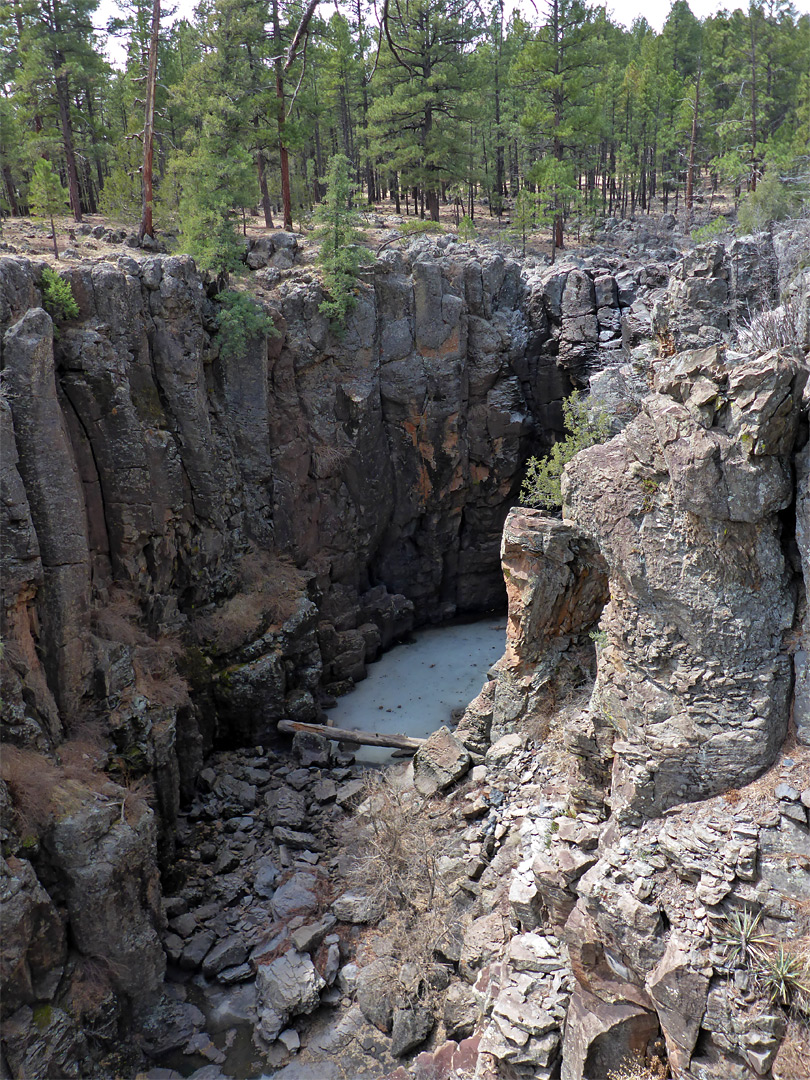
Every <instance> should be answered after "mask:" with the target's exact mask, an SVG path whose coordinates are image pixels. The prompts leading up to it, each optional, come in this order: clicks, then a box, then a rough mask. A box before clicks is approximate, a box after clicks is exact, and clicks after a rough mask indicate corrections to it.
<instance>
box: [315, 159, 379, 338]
mask: <svg viewBox="0 0 810 1080" xmlns="http://www.w3.org/2000/svg"><path fill="white" fill-rule="evenodd" d="M325 180H326V194H325V196H324V199H323V202H322V203H321V204H320V205H319V206H318V207H317V209H316V210H315V215H314V216H315V221H316V223H317V228H316V230H315V236H316V237H317V239H319V240H320V241H321V249H320V251H319V252H318V265H319V266H320V267H321V270H322V271H323V285H324V291H325V292H326V298H325V299H324V300H322V301H321V303H320V304H319V305H318V310H319V311H320V312H321V314H322V315H326V316H327V318H328V319H330V320H331V322H332V324H333V326H334V329H335V330H336V331H337V333H338V335H342V334H343V333H344V332H345V330H346V319H347V318H348V315H349V313H350V312H351V311H353V310H354V308H355V307H357V286H358V283H359V275H360V270H361V268H362V266H363V265H364V264H366V263H371V262H373V261H374V256H373V255H372V254H371V252H370V251H368V250H367V248H365V247H363V246H362V240H363V234H362V232H361V231H360V229H359V228H358V226H359V225H360V222H361V218H360V215H359V213H358V212H357V210H355V209H354V207H353V206H352V196H353V194H354V191H355V186H356V185H355V184H353V183H352V179H351V175H350V163H349V159H348V158H347V157H345V156H344V155H343V154H335V156H334V157H333V158H332V159H331V161H330V162H329V170H328V172H327V174H326V178H325Z"/></svg>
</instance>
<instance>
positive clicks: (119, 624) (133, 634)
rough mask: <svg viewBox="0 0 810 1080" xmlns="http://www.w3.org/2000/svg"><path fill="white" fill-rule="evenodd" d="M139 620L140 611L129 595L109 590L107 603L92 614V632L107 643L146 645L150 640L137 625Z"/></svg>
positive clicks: (120, 590) (116, 590)
mask: <svg viewBox="0 0 810 1080" xmlns="http://www.w3.org/2000/svg"><path fill="white" fill-rule="evenodd" d="M140 618H141V610H140V608H139V607H138V602H137V601H136V600H135V598H134V597H133V596H132V595H131V593H128V592H125V591H124V590H123V589H111V590H110V599H109V601H108V603H107V604H106V605H105V606H104V607H103V608H98V609H96V610H95V611H94V612H93V630H94V631H95V633H96V634H98V636H99V637H101V638H104V639H105V640H107V641H120V642H121V644H122V645H148V644H150V642H151V641H152V639H151V638H150V637H149V635H148V634H147V633H146V632H145V631H144V630H143V629H142V628H141V627H140V626H139V625H138V624H139V622H140Z"/></svg>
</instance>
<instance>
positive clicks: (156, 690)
mask: <svg viewBox="0 0 810 1080" xmlns="http://www.w3.org/2000/svg"><path fill="white" fill-rule="evenodd" d="M132 665H133V667H134V669H135V685H136V687H137V690H138V693H140V694H143V696H144V697H145V698H146V699H147V701H149V702H150V703H151V704H153V705H167V706H171V707H172V708H178V707H179V706H181V705H185V704H186V703H187V702H188V683H187V682H186V680H185V679H184V678H183V677H182V676H181V675H180V674H179V673H178V671H177V667H176V665H175V658H174V653H173V651H172V649H171V648H170V647H169V646H167V645H164V644H161V645H155V644H151V645H142V646H140V647H138V648H137V649H135V651H134V652H133V655H132Z"/></svg>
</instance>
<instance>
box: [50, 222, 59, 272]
mask: <svg viewBox="0 0 810 1080" xmlns="http://www.w3.org/2000/svg"><path fill="white" fill-rule="evenodd" d="M51 236H52V237H53V257H54V258H55V259H56V260H57V262H58V261H59V248H58V247H57V246H56V226H55V225H54V223H53V214H51Z"/></svg>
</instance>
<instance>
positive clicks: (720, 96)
mask: <svg viewBox="0 0 810 1080" xmlns="http://www.w3.org/2000/svg"><path fill="white" fill-rule="evenodd" d="M97 6H98V0H2V2H0V64H2V79H0V83H2V88H3V93H2V96H0V168H1V169H2V179H1V180H0V210H2V213H3V214H4V215H12V216H15V215H24V214H26V213H31V212H34V209H35V205H34V204H35V202H36V190H35V189H36V187H37V176H38V175H41V174H42V170H43V166H39V170H40V172H39V174H38V173H37V167H38V162H41V161H43V160H44V161H46V162H48V163H49V166H50V169H52V171H53V174H54V180H55V182H58V184H61V185H62V187H63V188H64V192H65V199H66V202H65V209H67V207H68V206H69V210H70V212H71V213H72V215H73V217H74V218H75V219H76V220H77V221H79V220H81V216H82V214H83V213H96V212H101V213H104V214H107V215H109V216H110V217H111V218H113V219H115V220H117V221H122V222H132V223H133V225H135V226H139V227H140V230H141V234H143V233H144V232H149V233H150V234H151V233H152V229H153V227H154V228H157V229H158V230H162V231H164V232H173V233H175V234H178V235H179V237H180V242H181V244H182V245H183V246H184V247H185V248H187V249H188V250H191V251H193V252H194V253H195V254H197V255H198V258H199V259H200V261H201V262H202V263H203V264H204V265H205V264H208V265H212V266H213V265H216V266H219V267H220V268H224V269H227V268H228V265H229V262H232V261H233V260H235V259H236V258H237V246H238V245H237V240H238V238H237V231H238V229H239V228H240V222H242V221H243V220H244V217H245V215H247V214H253V215H257V216H258V219H259V221H260V222H262V223H264V224H266V225H268V226H270V225H273V224H275V225H282V226H285V227H287V228H290V227H292V225H293V221H294V220H297V221H301V220H304V219H307V218H308V217H309V214H310V213H311V211H312V210H313V208H314V206H315V205H316V204H317V203H319V202H320V201H321V200H322V199H323V196H324V193H325V186H324V178H325V177H326V174H327V171H328V167H329V162H330V159H331V158H333V157H334V156H335V155H337V154H340V155H343V156H344V157H345V158H346V159H348V162H349V167H350V170H351V174H352V175H351V177H350V180H351V181H352V182H353V185H354V186H355V192H356V193H355V196H354V198H355V200H356V202H358V203H361V202H362V201H366V200H367V201H368V202H369V203H375V202H379V201H380V200H383V199H389V200H391V203H392V205H393V206H394V207H395V208H396V210H397V211H398V212H399V213H401V214H403V215H418V216H421V217H425V218H429V219H433V220H437V219H438V217H439V213H440V209H442V208H445V210H449V211H451V212H453V213H454V214H455V216H456V220H457V221H458V220H459V219H460V217H461V216H466V217H467V218H469V219H474V218H476V217H479V216H480V215H482V214H487V215H499V214H501V213H502V212H503V210H504V208H508V209H509V210H510V211H511V212H516V213H515V217H516V218H520V219H521V221H522V222H523V224H522V226H521V227H522V228H523V230H524V232H525V226H526V220H527V215H529V216H530V217H531V218H532V223H533V224H543V225H544V227H546V228H548V229H549V230H550V234H551V235H552V236H553V238H554V242H555V244H556V246H560V245H562V244H563V243H564V241H565V236H566V234H567V231H568V230H569V229H570V228H571V227H572V224H573V222H574V221H581V220H582V219H583V218H594V217H597V216H599V215H606V214H613V215H617V214H618V215H626V214H631V213H636V214H638V213H639V212H643V211H645V210H647V209H648V208H649V207H650V205H651V201H652V200H653V199H655V200H656V205H657V206H663V208H664V209H667V208H669V209H677V208H678V206H679V205H680V206H683V205H684V203H685V204H686V205H687V206H691V203H692V201H693V199H695V198H696V197H698V195H700V196H701V197H702V198H706V197H707V196H708V195H710V194H711V193H712V192H716V191H718V190H719V189H723V190H724V191H726V192H727V193H729V194H731V193H733V195H734V196H735V197H736V198H739V197H740V196H741V195H744V194H745V193H746V192H751V191H755V190H756V188H757V185H763V184H770V185H771V186H772V187H773V186H774V185H777V186H778V187H779V189H780V192H781V193H782V195H783V196H784V199H785V200H786V204H787V205H789V204H790V202H791V199H794V198H795V199H800V198H802V197H804V196H806V187H807V178H808V171H809V170H810V164H809V163H808V144H809V143H810V16H808V15H801V16H800V15H798V13H797V12H796V9H795V8H794V7H793V5H792V4H791V3H789V2H787V0H764V2H760V3H753V2H752V3H751V4H750V7H749V8H748V11H747V12H744V11H742V10H736V11H733V12H731V13H725V12H721V13H720V14H718V15H715V16H713V17H710V18H707V19H706V20H704V21H703V22H700V21H699V20H698V19H697V18H695V16H694V15H693V14H692V12H691V10H690V8H689V6H688V3H687V2H686V0H675V2H674V3H673V4H672V8H671V10H670V13H669V16H668V18H667V21H666V24H665V25H664V27H663V30H662V32H661V33H656V32H654V31H653V30H652V29H651V27H650V26H649V25H648V23H647V22H646V21H645V20H644V19H639V20H637V21H636V22H635V23H634V25H633V26H632V28H631V29H630V30H627V29H625V28H623V27H621V26H619V25H616V24H615V23H613V22H612V21H611V19H610V17H609V16H608V15H607V14H606V9H604V8H598V7H590V6H587V5H586V4H585V3H583V2H582V0H542V2H541V3H540V4H539V11H540V14H539V15H538V16H536V17H533V21H532V22H527V21H524V18H523V17H521V16H520V15H518V14H513V15H512V16H511V18H508V19H507V16H506V13H505V9H504V2H503V0H491V2H490V4H489V6H488V7H487V6H482V5H480V4H479V3H477V2H473V0H382V2H378V3H377V4H376V5H374V6H371V5H369V4H368V3H367V2H366V0H344V2H343V3H341V5H340V7H339V8H338V5H337V3H335V4H334V5H329V4H327V3H318V0H305V2H301V0H200V3H199V4H198V6H197V8H196V10H195V15H194V18H193V19H192V20H191V21H188V20H185V19H182V20H179V21H175V22H173V23H172V24H171V25H168V23H169V20H168V19H167V17H166V15H167V13H168V14H170V13H171V12H170V9H168V11H163V12H162V11H161V3H160V0H129V2H128V3H126V4H124V5H122V15H121V17H120V18H118V19H116V20H114V21H113V22H112V23H111V25H110V26H109V28H108V29H109V32H110V33H111V34H113V35H115V39H116V40H117V41H118V42H123V43H124V44H125V48H126V62H125V64H124V65H123V66H122V67H114V66H111V64H110V62H109V61H108V59H107V58H106V55H105V52H104V49H103V41H102V40H100V35H99V34H98V33H97V32H95V31H94V30H93V21H94V18H96V19H97V12H96V9H97ZM46 171H48V170H46ZM40 186H41V185H40ZM153 220H154V225H153Z"/></svg>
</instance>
